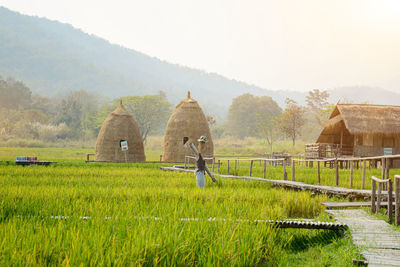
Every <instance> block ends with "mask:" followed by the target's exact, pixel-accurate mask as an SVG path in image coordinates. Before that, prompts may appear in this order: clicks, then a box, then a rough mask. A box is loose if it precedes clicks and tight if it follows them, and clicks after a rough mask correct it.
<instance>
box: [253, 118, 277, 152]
mask: <svg viewBox="0 0 400 267" xmlns="http://www.w3.org/2000/svg"><path fill="white" fill-rule="evenodd" d="M256 123H257V124H256V132H257V135H258V136H259V137H260V138H263V139H264V140H265V141H266V142H267V144H268V145H269V148H270V149H269V151H270V153H271V154H272V153H273V143H274V142H275V140H276V139H277V138H278V135H279V131H278V127H277V117H275V116H271V115H269V114H265V113H264V114H257V117H256Z"/></svg>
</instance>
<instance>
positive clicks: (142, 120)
mask: <svg viewBox="0 0 400 267" xmlns="http://www.w3.org/2000/svg"><path fill="white" fill-rule="evenodd" d="M121 99H122V101H123V104H124V106H125V107H126V109H127V110H128V111H129V112H130V113H131V114H132V116H133V117H134V118H135V120H136V123H137V124H138V126H139V129H140V133H141V135H142V140H143V142H146V139H147V136H149V135H152V134H161V133H162V132H163V131H164V129H165V126H166V125H167V122H168V118H169V116H170V114H171V103H169V102H168V100H167V98H166V96H165V94H163V92H160V94H158V95H145V96H126V97H122V98H120V99H118V101H117V102H119V100H121ZM115 105H116V104H115Z"/></svg>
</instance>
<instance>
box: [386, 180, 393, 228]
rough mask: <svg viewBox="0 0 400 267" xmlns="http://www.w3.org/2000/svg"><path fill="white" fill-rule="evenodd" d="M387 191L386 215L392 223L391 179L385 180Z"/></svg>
mask: <svg viewBox="0 0 400 267" xmlns="http://www.w3.org/2000/svg"><path fill="white" fill-rule="evenodd" d="M387 188H388V190H387V192H388V209H387V211H388V216H389V222H390V223H392V221H393V189H392V180H389V181H388V182H387Z"/></svg>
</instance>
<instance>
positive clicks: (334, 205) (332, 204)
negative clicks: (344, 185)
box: [321, 201, 387, 210]
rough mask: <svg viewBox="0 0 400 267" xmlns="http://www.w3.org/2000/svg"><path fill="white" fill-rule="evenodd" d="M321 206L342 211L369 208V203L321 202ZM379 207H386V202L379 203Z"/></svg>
mask: <svg viewBox="0 0 400 267" xmlns="http://www.w3.org/2000/svg"><path fill="white" fill-rule="evenodd" d="M321 204H322V205H323V206H325V207H326V209H328V210H333V209H344V208H361V207H371V202H370V201H369V202H322V203H321ZM381 207H385V208H386V207H387V202H381Z"/></svg>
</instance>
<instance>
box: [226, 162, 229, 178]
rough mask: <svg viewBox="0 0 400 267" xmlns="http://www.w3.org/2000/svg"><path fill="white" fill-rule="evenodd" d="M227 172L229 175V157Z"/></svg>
mask: <svg viewBox="0 0 400 267" xmlns="http://www.w3.org/2000/svg"><path fill="white" fill-rule="evenodd" d="M226 174H227V175H229V159H228V165H227V166H226Z"/></svg>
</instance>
